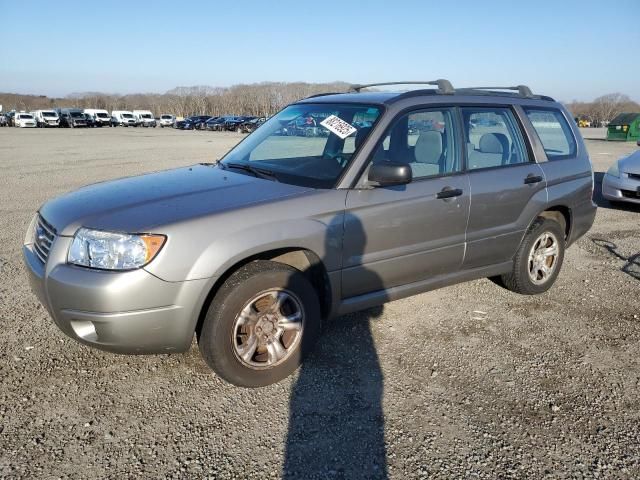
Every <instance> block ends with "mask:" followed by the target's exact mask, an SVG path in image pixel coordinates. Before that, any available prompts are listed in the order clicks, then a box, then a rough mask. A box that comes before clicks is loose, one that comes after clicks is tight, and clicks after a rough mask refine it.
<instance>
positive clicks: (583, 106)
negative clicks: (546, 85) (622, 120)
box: [566, 93, 640, 127]
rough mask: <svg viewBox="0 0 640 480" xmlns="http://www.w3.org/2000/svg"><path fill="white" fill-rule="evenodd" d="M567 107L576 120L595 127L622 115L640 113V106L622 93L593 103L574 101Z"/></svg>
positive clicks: (603, 97)
mask: <svg viewBox="0 0 640 480" xmlns="http://www.w3.org/2000/svg"><path fill="white" fill-rule="evenodd" d="M566 107H567V109H568V110H569V111H570V112H571V113H572V114H573V116H574V117H575V118H579V119H584V120H588V121H590V122H591V126H593V127H599V126H603V125H606V124H607V123H608V122H610V121H611V120H613V119H614V118H615V117H616V116H617V115H618V114H620V113H635V112H637V113H640V104H638V103H637V102H634V101H633V100H631V98H630V97H629V96H628V95H624V94H622V93H608V94H607V95H602V96H601V97H598V98H596V99H595V100H594V101H593V102H578V101H573V102H571V103H568V104H567V105H566Z"/></svg>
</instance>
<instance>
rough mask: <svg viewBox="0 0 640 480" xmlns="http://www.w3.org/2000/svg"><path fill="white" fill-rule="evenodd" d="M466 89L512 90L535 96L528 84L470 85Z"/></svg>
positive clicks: (523, 94) (523, 95) (526, 96)
mask: <svg viewBox="0 0 640 480" xmlns="http://www.w3.org/2000/svg"><path fill="white" fill-rule="evenodd" d="M465 90H512V91H516V92H518V95H520V96H521V97H524V98H533V92H532V91H531V89H530V88H529V87H527V86H526V85H516V86H515V87H468V88H465Z"/></svg>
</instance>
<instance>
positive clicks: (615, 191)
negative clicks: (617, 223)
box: [602, 140, 640, 204]
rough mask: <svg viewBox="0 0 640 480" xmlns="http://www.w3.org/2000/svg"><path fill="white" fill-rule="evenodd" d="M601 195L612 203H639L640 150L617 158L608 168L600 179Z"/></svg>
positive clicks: (639, 143) (639, 142)
mask: <svg viewBox="0 0 640 480" xmlns="http://www.w3.org/2000/svg"><path fill="white" fill-rule="evenodd" d="M638 145H639V146H640V140H639V141H638ZM602 196H603V197H604V198H606V199H607V200H609V201H610V202H614V203H615V202H629V203H635V204H640V150H638V151H637V152H635V153H632V154H631V155H629V156H627V157H623V158H621V159H619V160H617V161H616V163H614V164H613V165H612V166H611V168H609V170H608V171H607V173H606V174H605V175H604V178H603V179H602Z"/></svg>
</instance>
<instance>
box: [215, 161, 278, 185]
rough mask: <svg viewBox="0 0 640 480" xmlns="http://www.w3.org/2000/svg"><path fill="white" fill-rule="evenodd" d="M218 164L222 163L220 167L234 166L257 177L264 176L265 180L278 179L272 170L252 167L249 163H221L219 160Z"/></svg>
mask: <svg viewBox="0 0 640 480" xmlns="http://www.w3.org/2000/svg"><path fill="white" fill-rule="evenodd" d="M220 165H222V168H236V169H238V170H244V171H245V172H249V173H253V175H254V176H256V177H258V178H264V179H267V180H275V181H276V182H277V181H279V180H278V177H277V176H276V174H275V173H274V172H272V171H271V170H266V169H264V168H257V167H252V166H251V165H247V164H246V163H232V162H226V163H222V162H221V163H220Z"/></svg>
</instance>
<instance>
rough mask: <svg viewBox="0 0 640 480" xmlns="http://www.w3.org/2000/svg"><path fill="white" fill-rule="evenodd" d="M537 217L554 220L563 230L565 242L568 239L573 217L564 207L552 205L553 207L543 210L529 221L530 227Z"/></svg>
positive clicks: (569, 210) (568, 209) (567, 208)
mask: <svg viewBox="0 0 640 480" xmlns="http://www.w3.org/2000/svg"><path fill="white" fill-rule="evenodd" d="M538 217H543V218H548V219H550V220H555V221H556V222H558V223H559V224H560V226H561V227H562V228H563V230H564V238H565V240H567V239H569V238H570V235H571V228H572V223H573V217H572V213H571V209H570V208H569V207H567V206H566V205H554V206H551V207H547V208H545V209H544V210H543V211H542V212H540V213H538V215H536V217H535V218H534V219H533V220H531V224H530V225H532V224H533V222H535V220H536V218H538Z"/></svg>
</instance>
